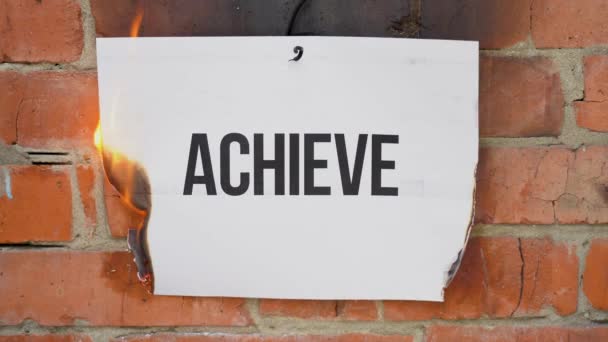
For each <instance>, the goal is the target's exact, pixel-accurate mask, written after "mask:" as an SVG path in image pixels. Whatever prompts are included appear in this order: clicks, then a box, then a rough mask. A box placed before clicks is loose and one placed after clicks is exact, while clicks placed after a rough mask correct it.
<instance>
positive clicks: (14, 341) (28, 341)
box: [0, 335, 92, 342]
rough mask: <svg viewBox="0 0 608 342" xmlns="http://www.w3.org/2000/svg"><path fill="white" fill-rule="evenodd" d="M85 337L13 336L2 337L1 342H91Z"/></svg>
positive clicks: (0, 337)
mask: <svg viewBox="0 0 608 342" xmlns="http://www.w3.org/2000/svg"><path fill="white" fill-rule="evenodd" d="M90 341H92V340H91V338H90V337H89V336H85V335H11V336H0V342H90Z"/></svg>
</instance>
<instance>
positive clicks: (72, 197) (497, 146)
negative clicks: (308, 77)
mask: <svg viewBox="0 0 608 342" xmlns="http://www.w3.org/2000/svg"><path fill="white" fill-rule="evenodd" d="M315 1H316V3H315V4H311V5H310V6H311V9H309V10H308V14H306V11H304V13H303V14H302V17H301V19H299V20H298V23H297V25H296V27H295V28H296V30H299V31H306V30H308V31H313V32H317V33H321V34H327V35H331V34H352V35H373V36H398V37H407V36H419V37H423V38H447V39H477V40H480V41H481V48H482V49H483V50H482V52H481V56H482V57H481V68H480V69H481V76H480V77H481V83H480V92H481V93H480V106H479V109H480V113H479V114H480V134H481V146H482V148H481V151H480V165H479V171H478V182H477V183H478V184H477V189H478V191H477V208H476V222H477V224H476V226H475V228H474V231H473V237H472V240H471V242H470V246H469V248H468V249H467V252H466V254H465V256H464V261H463V265H462V267H461V270H460V271H459V273H458V275H457V276H456V278H455V280H454V281H453V283H452V284H451V285H450V287H449V288H448V289H447V291H446V299H445V302H444V303H430V302H408V301H385V302H381V301H378V302H370V301H297V300H265V299H227V298H187V297H153V296H150V295H149V294H147V293H146V292H145V291H144V290H143V288H142V287H141V286H140V285H139V284H138V282H137V279H136V274H135V268H134V265H133V263H132V257H131V256H130V255H129V254H128V253H127V252H125V249H126V242H125V239H124V237H125V233H126V229H127V228H128V227H130V226H134V225H136V223H134V222H138V221H139V220H141V217H139V216H138V213H136V212H132V211H131V210H130V209H129V208H127V207H125V206H123V205H122V202H121V200H120V199H119V197H118V196H119V195H118V193H116V192H115V190H113V189H112V188H110V187H108V185H107V183H106V181H105V179H104V176H103V171H102V170H101V168H100V160H99V156H98V155H97V152H96V151H95V149H94V147H93V146H92V141H93V138H92V135H93V131H94V129H95V127H96V125H97V122H98V105H97V88H96V65H95V40H94V38H95V36H96V35H99V36H126V35H129V33H130V31H132V30H133V28H132V27H131V23H132V22H133V18H134V17H135V16H136V14H137V13H138V11H139V10H140V9H141V8H140V7H139V6H141V4H138V1H137V0H133V1H125V0H0V17H1V18H2V19H0V244H1V245H0V341H2V342H4V341H120V340H124V341H164V340H170V341H192V342H195V341H201V342H206V341H209V342H215V341H225V342H228V341H252V342H253V341H269V342H270V341H273V342H274V341H277V342H279V341H280V342H283V341H302V340H308V339H310V340H316V341H387V342H388V341H391V342H392V341H460V340H471V341H505V340H526V341H527V340H530V341H538V340H546V341H557V340H569V341H591V340H608V327H606V326H602V323H605V322H606V320H608V226H607V225H606V224H607V223H608V20H606V18H607V17H608V2H606V1H605V0H577V1H571V0H535V1H532V0H511V1H502V0H455V1H443V0H412V1H409V2H408V1H407V0H391V1H385V2H382V4H381V3H380V2H377V3H375V5H374V2H373V1H370V0H357V1H346V0H334V1H320V0H318V1H317V0H312V2H313V3H314V2H315ZM295 3H296V1H295V0H293V1H292V0H289V1H278V0H268V1H264V0H255V1H242V2H239V1H220V0H213V1H212V0H209V1H196V0H181V1H153V0H147V1H146V3H145V7H144V8H145V10H144V13H145V15H144V17H143V22H142V26H141V27H140V28H139V31H140V34H142V35H147V36H158V35H166V36H171V35H230V34H262V35H263V34H274V35H282V34H284V32H285V29H286V25H287V22H288V20H289V13H291V11H292V10H293V8H294V5H295ZM353 4H356V5H353ZM391 21H394V22H393V23H391ZM419 24H420V25H419ZM136 31H137V29H136ZM446 143H449V142H446ZM220 257H221V256H220ZM411 276H412V277H415V276H416V275H415V274H412V275H411Z"/></svg>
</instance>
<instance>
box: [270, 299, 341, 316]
mask: <svg viewBox="0 0 608 342" xmlns="http://www.w3.org/2000/svg"><path fill="white" fill-rule="evenodd" d="M259 311H260V314H262V315H270V316H291V317H298V318H315V319H320V318H334V317H336V316H337V302H336V301H333V300H283V299H262V300H260V309H259Z"/></svg>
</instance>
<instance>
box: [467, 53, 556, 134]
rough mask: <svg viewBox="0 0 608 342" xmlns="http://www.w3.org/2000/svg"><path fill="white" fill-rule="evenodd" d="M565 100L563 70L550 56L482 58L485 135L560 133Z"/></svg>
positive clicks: (481, 114)
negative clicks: (560, 71) (561, 80)
mask: <svg viewBox="0 0 608 342" xmlns="http://www.w3.org/2000/svg"><path fill="white" fill-rule="evenodd" d="M563 103H564V99H563V94H562V89H561V83H560V77H559V72H558V70H557V69H556V68H555V66H554V64H553V62H552V61H551V60H549V59H548V58H542V57H534V58H511V57H482V58H481V61H480V93H479V130H480V134H481V135H482V136H488V137H534V136H558V135H559V134H560V132H561V128H562V123H563V121H564V113H563V109H562V108H563Z"/></svg>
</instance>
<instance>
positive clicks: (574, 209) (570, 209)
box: [475, 146, 608, 224]
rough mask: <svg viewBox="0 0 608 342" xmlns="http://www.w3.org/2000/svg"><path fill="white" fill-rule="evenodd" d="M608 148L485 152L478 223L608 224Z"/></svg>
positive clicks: (479, 179) (480, 174)
mask: <svg viewBox="0 0 608 342" xmlns="http://www.w3.org/2000/svg"><path fill="white" fill-rule="evenodd" d="M606 162H608V147H604V146H590V147H583V148H580V149H578V150H577V151H572V150H570V149H566V148H561V147H549V148H547V147H541V148H537V147H534V148H486V149H482V150H481V151H480V162H479V166H478V169H477V192H476V198H477V201H476V212H475V214H476V215H475V216H476V221H477V222H479V223H514V224H552V223H563V224H575V223H589V224H599V223H607V222H608V212H607V211H606V210H604V208H605V207H606V204H607V203H608V196H607V195H606V193H607V192H606V184H607V183H608V168H605V167H603V165H604V164H605V163H606Z"/></svg>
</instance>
